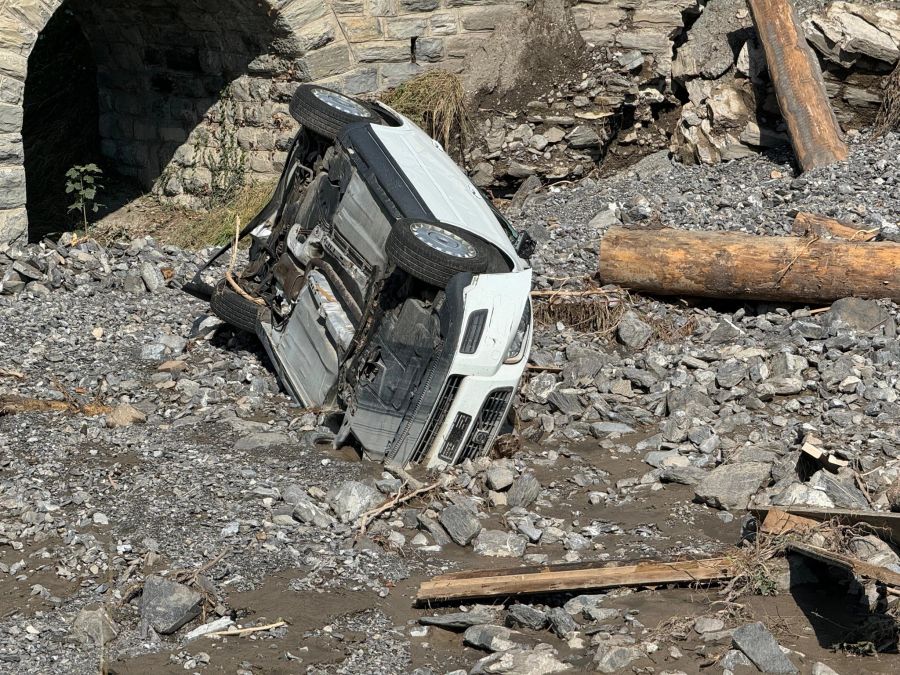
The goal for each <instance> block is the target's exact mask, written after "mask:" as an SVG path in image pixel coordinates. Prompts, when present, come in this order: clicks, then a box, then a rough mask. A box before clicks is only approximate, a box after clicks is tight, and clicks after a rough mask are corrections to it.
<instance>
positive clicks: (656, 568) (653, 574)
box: [416, 558, 733, 603]
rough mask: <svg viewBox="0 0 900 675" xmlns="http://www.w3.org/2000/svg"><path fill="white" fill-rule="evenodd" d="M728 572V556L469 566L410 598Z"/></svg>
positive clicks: (717, 576)
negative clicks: (623, 562) (614, 563)
mask: <svg viewBox="0 0 900 675" xmlns="http://www.w3.org/2000/svg"><path fill="white" fill-rule="evenodd" d="M731 576H733V568H732V564H731V560H730V559H729V558H709V559H705V560H680V561H675V562H641V563H636V564H633V565H618V566H606V567H601V566H599V564H587V565H586V564H584V563H575V564H572V565H550V566H543V567H540V566H538V567H514V568H506V569H486V570H469V571H466V572H456V573H451V574H444V575H441V576H437V577H434V578H433V579H430V580H429V581H425V582H423V583H422V585H421V586H419V591H418V593H417V594H416V602H417V603H423V602H429V601H442V600H459V599H465V598H492V597H504V596H519V595H527V594H532V593H550V592H556V591H581V590H601V589H604V588H615V587H619V586H658V585H661V584H692V583H704V582H711V581H721V580H725V579H729V578H731Z"/></svg>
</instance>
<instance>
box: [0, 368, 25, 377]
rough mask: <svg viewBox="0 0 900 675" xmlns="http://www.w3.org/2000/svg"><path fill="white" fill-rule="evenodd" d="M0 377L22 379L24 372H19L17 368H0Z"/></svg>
mask: <svg viewBox="0 0 900 675" xmlns="http://www.w3.org/2000/svg"><path fill="white" fill-rule="evenodd" d="M0 377H12V378H14V379H16V380H24V379H25V373H20V372H19V371H18V370H6V368H0Z"/></svg>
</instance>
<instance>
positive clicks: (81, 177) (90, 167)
mask: <svg viewBox="0 0 900 675" xmlns="http://www.w3.org/2000/svg"><path fill="white" fill-rule="evenodd" d="M102 174H103V172H102V171H101V170H100V167H98V166H97V165H96V164H85V165H83V166H82V165H75V166H73V167H72V168H71V169H69V170H68V171H66V194H67V195H72V196H73V197H74V199H75V201H73V202H72V203H71V204H69V211H77V212H78V213H79V214H80V216H81V224H82V226H83V227H84V231H85V232H87V231H88V227H90V221H89V220H88V214H89V213H97V211H99V210H100V206H101V205H100V204H99V203H98V202H97V193H98V192H99V191H100V190H102V189H103V186H102V185H100V183H98V182H97V178H98V177H99V176H101V175H102Z"/></svg>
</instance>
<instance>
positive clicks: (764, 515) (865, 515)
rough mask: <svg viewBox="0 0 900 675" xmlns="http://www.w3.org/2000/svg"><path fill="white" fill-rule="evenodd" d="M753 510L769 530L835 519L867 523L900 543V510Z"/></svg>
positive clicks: (800, 507) (885, 537)
mask: <svg viewBox="0 0 900 675" xmlns="http://www.w3.org/2000/svg"><path fill="white" fill-rule="evenodd" d="M751 512H752V513H753V515H754V516H756V519H757V520H759V521H760V522H762V523H763V529H764V530H765V531H766V532H767V533H769V534H784V533H785V532H788V531H790V530H791V529H797V528H796V527H789V526H788V525H803V526H807V527H808V526H809V525H810V524H819V523H823V522H826V521H830V520H834V521H836V522H838V523H839V524H841V525H857V524H859V523H865V524H866V525H868V526H869V527H871V528H872V530H873V531H875V532H876V533H877V534H879V535H880V536H881V537H882V538H883V539H886V540H888V541H893V542H894V543H898V544H900V513H890V512H888V511H853V510H850V509H822V508H812V507H808V506H783V507H780V508H775V507H769V508H755V509H751ZM801 529H802V528H801Z"/></svg>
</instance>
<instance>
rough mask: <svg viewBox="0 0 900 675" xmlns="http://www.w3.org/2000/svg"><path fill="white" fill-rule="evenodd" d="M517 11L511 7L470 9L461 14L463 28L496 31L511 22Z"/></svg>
mask: <svg viewBox="0 0 900 675" xmlns="http://www.w3.org/2000/svg"><path fill="white" fill-rule="evenodd" d="M514 11H515V10H513V9H511V8H509V7H470V8H467V9H465V10H462V11H461V12H460V16H461V17H462V27H463V28H464V29H466V30H476V31H477V30H494V28H496V27H497V25H498V24H500V23H502V22H503V21H509V20H510V18H512V14H513V12H514Z"/></svg>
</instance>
